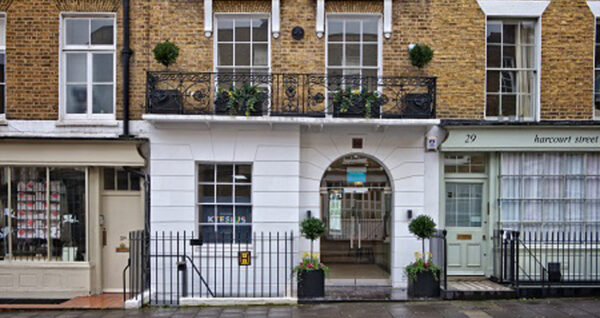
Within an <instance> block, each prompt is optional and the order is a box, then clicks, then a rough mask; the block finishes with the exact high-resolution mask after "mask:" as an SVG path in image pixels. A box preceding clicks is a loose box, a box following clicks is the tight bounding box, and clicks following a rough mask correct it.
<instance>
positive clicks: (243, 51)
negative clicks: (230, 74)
mask: <svg viewBox="0 0 600 318" xmlns="http://www.w3.org/2000/svg"><path fill="white" fill-rule="evenodd" d="M235 65H236V66H250V44H237V43H236V44H235Z"/></svg>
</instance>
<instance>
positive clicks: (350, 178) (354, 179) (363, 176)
mask: <svg viewBox="0 0 600 318" xmlns="http://www.w3.org/2000/svg"><path fill="white" fill-rule="evenodd" d="M346 182H348V183H365V182H367V168H365V167H348V168H346Z"/></svg>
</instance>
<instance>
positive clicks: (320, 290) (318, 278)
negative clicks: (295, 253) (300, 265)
mask: <svg viewBox="0 0 600 318" xmlns="http://www.w3.org/2000/svg"><path fill="white" fill-rule="evenodd" d="M318 297H325V272H324V271H323V270H316V271H300V272H298V298H318Z"/></svg>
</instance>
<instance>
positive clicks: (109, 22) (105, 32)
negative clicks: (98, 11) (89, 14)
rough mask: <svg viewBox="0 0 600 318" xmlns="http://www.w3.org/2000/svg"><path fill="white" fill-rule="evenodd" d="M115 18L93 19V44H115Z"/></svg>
mask: <svg viewBox="0 0 600 318" xmlns="http://www.w3.org/2000/svg"><path fill="white" fill-rule="evenodd" d="M113 23H114V22H113V19H92V36H91V37H92V44H96V45H112V44H114V29H113Z"/></svg>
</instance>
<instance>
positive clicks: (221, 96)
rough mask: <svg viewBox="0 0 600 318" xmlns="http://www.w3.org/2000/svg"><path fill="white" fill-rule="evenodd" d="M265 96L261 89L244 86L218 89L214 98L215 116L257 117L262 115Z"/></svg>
mask: <svg viewBox="0 0 600 318" xmlns="http://www.w3.org/2000/svg"><path fill="white" fill-rule="evenodd" d="M266 100H267V94H266V92H265V90H264V89H263V88H260V87H258V86H256V85H250V84H244V85H242V86H240V87H234V86H232V87H230V88H229V89H225V88H219V89H218V91H217V97H216V98H215V108H216V112H217V114H228V115H234V116H235V115H244V116H257V115H262V111H263V109H262V108H263V104H264V103H265V102H266Z"/></svg>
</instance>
